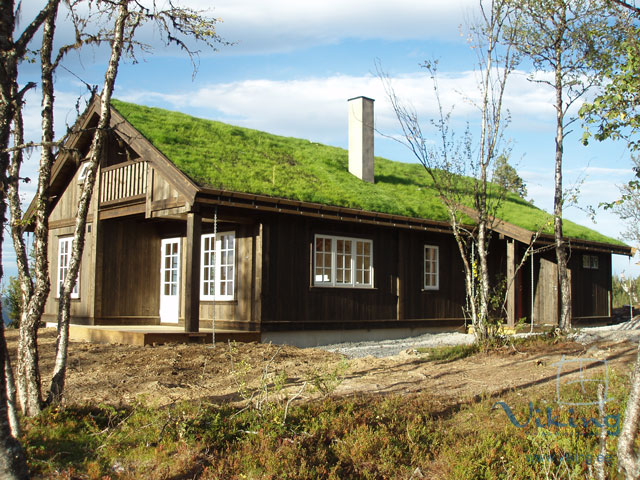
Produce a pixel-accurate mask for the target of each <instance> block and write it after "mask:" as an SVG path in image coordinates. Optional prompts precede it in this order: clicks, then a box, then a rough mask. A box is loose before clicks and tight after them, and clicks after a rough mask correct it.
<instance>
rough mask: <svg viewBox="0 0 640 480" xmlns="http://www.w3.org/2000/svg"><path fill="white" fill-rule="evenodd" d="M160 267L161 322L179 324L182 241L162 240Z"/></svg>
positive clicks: (173, 239) (177, 239) (176, 239)
mask: <svg viewBox="0 0 640 480" xmlns="http://www.w3.org/2000/svg"><path fill="white" fill-rule="evenodd" d="M161 261H162V264H161V267H160V321H161V322H166V323H178V313H179V308H180V239H179V238H167V239H165V240H162V253H161Z"/></svg>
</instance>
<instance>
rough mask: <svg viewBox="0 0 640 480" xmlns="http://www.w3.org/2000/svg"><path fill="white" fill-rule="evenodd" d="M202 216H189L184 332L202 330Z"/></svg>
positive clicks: (195, 214) (193, 214) (194, 214)
mask: <svg viewBox="0 0 640 480" xmlns="http://www.w3.org/2000/svg"><path fill="white" fill-rule="evenodd" d="M201 233H202V216H201V215H200V214H199V213H188V214H187V264H186V272H185V282H184V331H185V332H198V331H199V329H200V235H201Z"/></svg>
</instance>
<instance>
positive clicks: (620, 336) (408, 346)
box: [317, 316, 640, 358]
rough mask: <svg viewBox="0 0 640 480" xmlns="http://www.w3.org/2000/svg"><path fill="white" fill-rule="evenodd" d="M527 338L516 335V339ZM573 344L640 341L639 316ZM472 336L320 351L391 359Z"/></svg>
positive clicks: (590, 330)
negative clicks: (414, 350)
mask: <svg viewBox="0 0 640 480" xmlns="http://www.w3.org/2000/svg"><path fill="white" fill-rule="evenodd" d="M520 335H523V336H527V335H529V334H519V335H518V336H520ZM569 338H571V339H573V340H575V341H576V342H579V343H582V344H587V343H593V342H595V341H603V340H605V341H611V342H615V341H619V340H629V341H636V342H638V341H640V316H636V317H634V318H633V319H632V320H630V321H628V322H624V323H619V324H616V325H608V326H605V327H585V328H582V329H580V330H578V331H577V332H576V333H573V334H571V335H569ZM473 340H474V338H473V335H470V334H465V333H457V332H456V333H435V334H434V333H427V334H424V335H420V336H419V337H410V338H400V339H397V340H382V341H374V342H347V343H336V344H333V345H324V346H321V347H317V348H321V349H323V350H328V351H329V352H337V353H341V354H343V355H345V356H347V357H349V358H362V357H367V356H370V355H371V356H373V357H377V358H383V357H390V356H393V355H397V354H399V353H401V352H404V351H407V350H413V349H416V348H419V347H427V348H430V347H442V346H447V345H463V344H466V345H469V344H471V343H473Z"/></svg>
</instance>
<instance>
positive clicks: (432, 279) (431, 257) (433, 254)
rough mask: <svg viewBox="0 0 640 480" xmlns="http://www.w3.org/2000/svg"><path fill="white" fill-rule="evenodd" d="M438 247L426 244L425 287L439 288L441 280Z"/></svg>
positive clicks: (427, 288) (429, 288) (428, 288)
mask: <svg viewBox="0 0 640 480" xmlns="http://www.w3.org/2000/svg"><path fill="white" fill-rule="evenodd" d="M438 254H439V252H438V247H434V246H433V245H425V246H424V289H425V290H437V289H438V288H439V287H440V282H439V259H438V256H439V255H438Z"/></svg>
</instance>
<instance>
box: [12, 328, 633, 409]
mask: <svg viewBox="0 0 640 480" xmlns="http://www.w3.org/2000/svg"><path fill="white" fill-rule="evenodd" d="M5 334H6V337H7V341H8V346H9V349H10V352H11V353H12V355H15V350H16V342H17V331H15V330H7V331H6V332H5ZM55 338H56V333H55V330H54V329H42V330H40V333H39V352H40V362H41V370H42V372H43V387H45V388H46V387H47V386H48V381H49V379H50V372H51V370H52V367H53V360H54V357H55ZM234 348H235V353H234V354H233V359H234V363H232V361H231V355H230V352H229V346H228V345H225V344H217V345H216V346H215V348H212V347H211V346H210V345H199V344H188V345H185V344H182V345H180V344H167V345H160V346H153V347H151V346H147V347H141V346H134V345H107V344H93V343H85V342H71V343H70V348H69V364H68V374H67V385H66V390H65V401H66V402H68V403H81V404H82V403H93V404H96V403H108V404H113V405H126V404H131V403H133V402H136V401H138V402H142V403H147V404H153V405H166V404H169V403H173V402H176V401H179V400H187V399H189V400H197V399H202V400H206V401H210V402H215V403H220V402H226V401H230V402H239V401H242V397H241V396H240V395H239V394H238V391H239V382H241V381H242V380H243V379H246V380H247V386H248V387H249V388H256V387H257V386H258V385H259V384H260V378H261V376H262V374H263V372H264V371H265V365H267V364H268V371H269V375H270V376H272V375H273V374H274V372H275V373H278V372H285V374H286V377H287V388H288V389H289V390H290V391H298V390H300V387H301V385H302V384H303V383H304V382H305V381H307V382H309V386H310V385H311V383H312V382H311V381H310V380H311V379H312V378H313V376H314V375H317V374H321V375H325V376H326V377H327V378H330V377H331V373H332V372H338V373H340V374H341V375H343V376H344V377H343V379H342V382H341V383H340V384H339V385H338V386H337V388H336V389H335V390H334V392H333V394H334V395H345V396H346V395H352V394H359V393H363V394H364V393H366V394H391V393H401V394H402V393H416V392H427V393H429V394H431V395H435V396H436V397H440V398H441V399H442V401H443V403H450V402H452V401H455V402H460V401H464V400H465V399H471V398H474V397H476V396H478V395H491V396H499V395H501V394H502V393H506V392H508V391H513V390H516V391H520V390H523V391H524V390H526V389H527V388H530V387H534V386H537V385H550V386H551V385H555V383H554V382H555V381H556V378H557V373H558V366H557V365H556V364H557V362H559V361H560V360H561V359H562V358H563V356H565V357H571V358H575V357H588V358H595V359H600V360H606V361H607V364H608V366H609V367H610V368H611V367H614V368H615V367H618V368H622V369H626V370H628V371H630V370H631V368H632V363H633V362H634V360H635V356H636V352H637V344H635V343H632V342H630V341H627V340H621V341H616V342H607V341H604V342H596V343H591V344H588V345H582V344H580V343H575V342H572V341H564V340H562V341H557V342H556V343H553V344H551V343H542V342H539V343H536V344H534V345H531V346H528V347H526V348H521V349H518V348H516V347H503V348H502V349H499V350H497V351H492V352H490V353H486V354H476V355H473V356H471V357H468V358H464V359H461V360H457V361H454V362H438V361H430V360H429V358H428V355H426V354H421V353H417V352H416V351H414V350H410V351H406V352H402V353H400V354H399V355H395V356H392V357H387V358H373V357H365V358H359V359H350V360H345V358H344V357H343V356H342V355H340V354H338V353H331V352H327V351H324V350H319V349H300V348H296V347H290V346H284V347H279V346H275V345H266V344H256V343H247V344H240V343H238V344H236V345H235V347H234ZM276 353H277V355H276ZM271 359H273V360H272V361H271ZM13 360H14V362H15V357H14V358H13ZM594 368H595V367H594ZM599 368H602V367H599ZM243 370H246V371H248V374H247V375H246V377H243V376H242V374H239V373H238V372H240V371H243ZM623 371H624V370H623ZM234 372H235V373H234ZM567 374H569V375H578V374H579V367H577V366H575V367H571V368H567V367H565V368H564V371H563V375H565V376H566V375H567ZM318 395H320V393H319V392H318V391H314V390H313V389H312V388H306V389H305V390H304V392H303V394H302V395H301V397H300V398H301V399H305V398H306V399H308V398H311V397H314V396H318Z"/></svg>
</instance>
